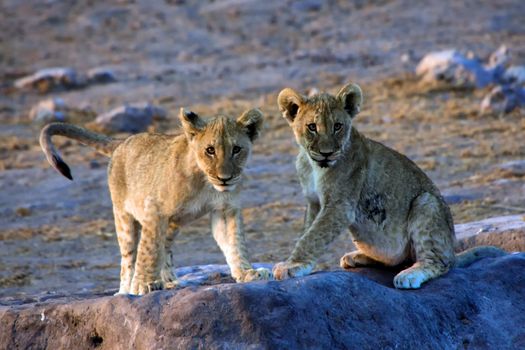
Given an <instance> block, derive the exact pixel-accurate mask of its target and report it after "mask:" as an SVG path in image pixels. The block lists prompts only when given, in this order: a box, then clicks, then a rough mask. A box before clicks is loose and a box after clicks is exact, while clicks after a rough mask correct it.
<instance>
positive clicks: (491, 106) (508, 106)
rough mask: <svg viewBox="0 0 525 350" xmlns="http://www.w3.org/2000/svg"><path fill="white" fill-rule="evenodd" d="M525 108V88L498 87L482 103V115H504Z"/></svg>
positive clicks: (513, 86)
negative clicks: (518, 108)
mask: <svg viewBox="0 0 525 350" xmlns="http://www.w3.org/2000/svg"><path fill="white" fill-rule="evenodd" d="M522 106H525V88H524V87H521V86H519V85H504V86H503V85H498V86H495V87H494V88H492V90H491V91H490V92H489V93H488V94H487V95H486V96H485V97H484V98H483V100H482V101H481V106H480V110H481V113H494V114H504V113H509V112H512V111H513V110H514V109H515V108H517V107H522Z"/></svg>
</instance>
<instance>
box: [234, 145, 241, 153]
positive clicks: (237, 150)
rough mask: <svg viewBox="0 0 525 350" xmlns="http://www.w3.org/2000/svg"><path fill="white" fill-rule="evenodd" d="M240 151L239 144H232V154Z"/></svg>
mask: <svg viewBox="0 0 525 350" xmlns="http://www.w3.org/2000/svg"><path fill="white" fill-rule="evenodd" d="M240 151H241V147H239V146H233V150H232V153H233V154H237V153H239V152H240Z"/></svg>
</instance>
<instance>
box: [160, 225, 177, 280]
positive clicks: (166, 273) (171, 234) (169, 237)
mask: <svg viewBox="0 0 525 350" xmlns="http://www.w3.org/2000/svg"><path fill="white" fill-rule="evenodd" d="M178 234H179V228H178V226H177V224H175V223H174V222H172V221H170V222H169V224H168V231H167V232H166V242H165V258H164V264H163V265H162V268H161V270H160V279H161V280H162V282H164V287H165V288H166V289H171V288H175V287H177V285H178V281H177V278H176V277H175V275H174V274H173V253H172V250H171V247H172V245H173V240H174V238H175V237H176V236H177V235H178Z"/></svg>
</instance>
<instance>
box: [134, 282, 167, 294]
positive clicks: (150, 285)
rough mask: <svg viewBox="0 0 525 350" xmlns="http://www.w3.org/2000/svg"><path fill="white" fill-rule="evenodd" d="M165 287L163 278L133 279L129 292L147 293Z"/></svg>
mask: <svg viewBox="0 0 525 350" xmlns="http://www.w3.org/2000/svg"><path fill="white" fill-rule="evenodd" d="M163 289H164V282H163V281H161V280H157V281H152V282H144V281H138V280H133V282H132V283H131V290H130V291H129V294H132V295H145V294H148V293H150V292H153V291H156V290H163Z"/></svg>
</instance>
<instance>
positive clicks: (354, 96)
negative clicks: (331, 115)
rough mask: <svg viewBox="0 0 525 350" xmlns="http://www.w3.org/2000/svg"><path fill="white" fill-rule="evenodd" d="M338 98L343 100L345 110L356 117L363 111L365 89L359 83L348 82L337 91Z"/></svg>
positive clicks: (351, 116)
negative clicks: (362, 89)
mask: <svg viewBox="0 0 525 350" xmlns="http://www.w3.org/2000/svg"><path fill="white" fill-rule="evenodd" d="M337 98H338V99H339V101H341V104H342V105H343V108H344V110H345V111H346V112H347V113H348V114H350V118H353V117H355V116H356V115H357V114H358V113H359V112H360V111H361V104H362V103H363V91H361V88H360V87H359V85H357V84H352V83H350V84H347V85H345V86H343V88H342V89H341V90H339V92H338V93H337Z"/></svg>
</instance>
